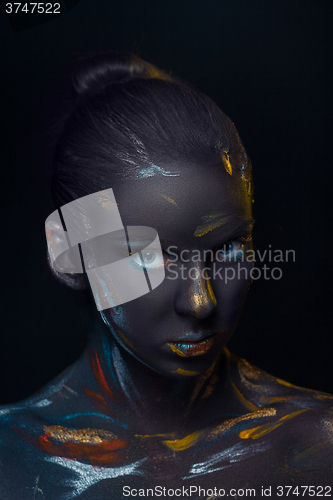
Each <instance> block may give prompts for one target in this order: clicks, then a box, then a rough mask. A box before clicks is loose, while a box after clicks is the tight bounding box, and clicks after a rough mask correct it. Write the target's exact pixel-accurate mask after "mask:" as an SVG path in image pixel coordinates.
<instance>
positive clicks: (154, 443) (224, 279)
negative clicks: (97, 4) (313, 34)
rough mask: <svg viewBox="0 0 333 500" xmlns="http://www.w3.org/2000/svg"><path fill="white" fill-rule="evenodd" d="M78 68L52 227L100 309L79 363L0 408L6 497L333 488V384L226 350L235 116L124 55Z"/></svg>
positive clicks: (233, 302) (53, 251) (57, 259)
mask: <svg viewBox="0 0 333 500" xmlns="http://www.w3.org/2000/svg"><path fill="white" fill-rule="evenodd" d="M73 83H74V88H75V90H76V92H77V93H78V99H77V103H76V106H75V109H74V110H73V111H72V113H71V115H70V116H69V117H68V119H67V121H66V123H65V125H64V128H63V131H62V134H61V137H60V139H59V141H58V144H57V147H56V154H55V166H54V178H53V198H54V202H55V205H56V207H57V210H56V211H55V212H54V213H53V214H51V216H50V217H49V218H48V219H47V224H46V233H47V238H48V249H49V257H50V264H51V268H52V271H53V273H54V274H55V276H56V277H57V278H58V279H60V280H62V281H63V282H64V283H65V284H67V285H68V286H72V287H74V288H76V289H83V288H85V287H88V288H89V289H90V290H91V293H92V296H93V299H94V300H95V303H96V306H97V310H98V311H97V312H96V326H95V328H94V331H93V332H92V334H91V338H90V340H89V343H88V346H87V348H86V350H85V352H84V354H83V355H82V356H81V358H80V359H79V360H78V361H77V362H76V363H75V364H74V365H73V366H71V367H70V368H69V369H68V370H66V371H65V372H64V373H62V374H61V375H60V376H59V377H58V378H57V379H56V380H54V381H52V382H51V383H50V384H48V385H47V386H46V387H45V388H44V389H43V390H42V391H41V392H39V393H38V394H37V395H35V396H33V397H31V398H29V399H27V400H25V401H23V402H22V403H20V404H16V405H11V406H8V407H3V408H2V409H1V419H2V426H1V447H2V453H1V463H2V467H3V479H2V483H1V493H2V496H1V498H6V499H8V500H11V499H23V498H45V499H57V500H58V499H72V498H80V499H81V498H82V499H94V500H95V499H99V498H103V499H105V498H110V499H111V498H112V499H120V498H126V497H129V498H133V497H135V496H142V497H145V496H148V497H149V496H151V497H154V496H156V497H157V496H162V497H165V498H169V497H170V498H171V497H174V496H178V497H181V498H187V497H189V496H190V497H191V498H205V499H208V498H210V499H213V498H218V497H221V496H233V497H235V498H239V497H241V496H271V497H272V498H278V497H281V496H282V497H284V496H287V495H289V494H290V495H302V496H304V497H308V496H309V497H310V496H315V495H319V496H331V495H332V490H331V486H332V481H331V475H332V470H333V452H332V429H333V421H332V415H333V413H332V406H333V397H332V396H330V395H327V394H324V393H320V392H316V391H310V390H307V389H302V388H299V387H295V386H292V385H291V384H289V383H287V382H284V381H282V380H279V379H276V378H274V377H273V376H271V375H268V374H267V373H265V372H263V371H261V370H259V369H258V368H255V367H254V366H252V365H250V364H249V363H247V362H246V361H245V360H242V359H240V358H238V357H237V356H235V355H233V354H231V353H230V352H229V351H228V350H227V349H226V343H227V341H228V339H229V338H230V336H231V335H232V333H233V331H234V329H235V326H236V323H237V319H238V317H239V314H240V312H241V309H242V305H243V302H244V299H245V296H246V293H247V290H248V287H249V285H250V282H251V269H252V265H253V262H252V259H250V258H248V257H249V256H250V255H251V250H252V239H251V232H252V227H253V218H252V212H251V204H252V183H251V165H250V161H249V159H248V157H247V155H246V152H245V150H244V147H243V145H242V143H241V141H240V139H239V136H238V134H237V131H236V129H235V127H234V125H233V123H232V122H231V121H230V120H229V119H228V118H227V117H226V116H225V115H224V114H223V113H222V112H221V111H220V110H219V109H218V108H217V106H216V105H215V104H214V103H213V102H212V101H210V100H209V99H208V98H207V97H206V96H204V95H202V94H200V93H199V92H197V91H195V90H193V89H191V88H190V87H189V86H187V85H185V84H184V83H182V82H181V81H179V80H177V79H175V78H171V77H170V76H169V75H167V74H165V73H163V72H162V71H160V70H158V69H156V68H155V67H153V66H151V65H149V64H148V63H146V62H144V61H142V60H140V59H138V58H136V57H134V56H131V55H126V54H114V53H109V54H101V55H96V56H92V57H90V58H89V59H87V60H84V61H81V64H80V65H79V66H78V68H77V71H76V72H75V74H74V78H73ZM96 207H97V208H96ZM111 219H112V224H113V223H114V225H112V224H111V225H110V227H109V226H108V224H109V221H110V220H111ZM104 223H105V227H104V226H103V224H104ZM102 226H103V227H102ZM101 227H102V229H101ZM96 228H98V229H97V230H96ZM140 228H141V229H140ZM149 228H151V229H149ZM156 234H158V236H156ZM75 238H76V239H75ZM152 245H153V246H152ZM160 248H161V249H162V251H161V250H160ZM106 249H107V250H106ZM109 250H110V251H109ZM123 260H124V261H125V265H124V267H121V272H120V273H119V276H118V277H117V279H118V281H117V280H116V281H117V283H116V285H115V286H113V285H114V283H115V281H114V274H112V273H114V272H117V269H120V266H122V262H123ZM114 264H116V266H114ZM108 266H113V267H108ZM105 269H107V271H105ZM110 269H112V272H111V271H110ZM83 271H85V272H83ZM161 273H162V274H161ZM128 276H130V279H129V280H128V281H126V280H127V277H128ZM133 277H135V280H136V278H137V279H138V281H135V283H134V285H133V281H131V280H132V278H133ZM143 277H144V279H145V280H146V282H145V283H147V284H146V285H145V286H146V288H144V287H142V288H140V286H141V285H140V283H141V281H140V283H139V278H140V279H141V278H142V279H143ZM156 277H157V278H156ZM133 279H134V278H133ZM123 281H124V282H125V283H126V287H125V288H124V289H123V290H122V293H121V294H120V293H118V292H119V289H120V288H118V287H121V286H122V282H123ZM288 485H289V486H288ZM290 485H291V486H290Z"/></svg>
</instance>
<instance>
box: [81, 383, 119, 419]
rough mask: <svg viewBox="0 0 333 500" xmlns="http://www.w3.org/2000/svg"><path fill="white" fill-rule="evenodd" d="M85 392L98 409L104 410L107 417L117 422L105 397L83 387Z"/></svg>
mask: <svg viewBox="0 0 333 500" xmlns="http://www.w3.org/2000/svg"><path fill="white" fill-rule="evenodd" d="M83 390H84V392H85V393H86V394H87V396H88V397H89V398H90V399H91V400H92V402H93V404H94V405H96V406H97V408H99V409H100V410H102V412H103V413H105V415H109V416H110V417H112V418H114V419H115V420H117V417H116V416H115V414H114V413H113V411H112V410H111V408H110V406H109V404H108V402H107V401H106V399H105V398H103V396H101V395H100V394H98V392H95V391H92V390H90V389H88V388H87V387H83Z"/></svg>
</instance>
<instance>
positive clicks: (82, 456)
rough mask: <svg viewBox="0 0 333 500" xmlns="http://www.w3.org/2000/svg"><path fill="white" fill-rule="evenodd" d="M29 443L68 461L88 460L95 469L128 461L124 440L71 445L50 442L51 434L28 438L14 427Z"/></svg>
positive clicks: (21, 430) (22, 430) (126, 444)
mask: <svg viewBox="0 0 333 500" xmlns="http://www.w3.org/2000/svg"><path fill="white" fill-rule="evenodd" d="M12 429H13V430H14V431H15V432H16V433H17V434H19V435H20V436H21V437H22V438H23V439H24V440H25V441H26V442H27V443H29V444H31V445H33V446H34V447H36V448H39V449H40V450H42V451H44V452H45V453H48V454H50V455H53V456H57V457H61V458H64V459H68V460H87V461H89V462H90V464H91V465H92V466H93V467H111V466H112V467H113V466H114V464H115V463H117V464H120V463H124V462H125V461H126V459H127V456H126V453H125V452H124V448H127V447H128V443H127V442H126V441H124V440H123V439H113V440H105V441H102V442H101V443H98V444H86V443H79V444H78V443H71V442H69V441H68V442H65V443H61V444H57V443H54V442H53V441H50V439H49V438H50V433H48V432H47V433H45V434H44V435H41V436H39V437H36V436H28V435H26V431H25V430H24V429H21V428H20V427H14V426H13V427H12Z"/></svg>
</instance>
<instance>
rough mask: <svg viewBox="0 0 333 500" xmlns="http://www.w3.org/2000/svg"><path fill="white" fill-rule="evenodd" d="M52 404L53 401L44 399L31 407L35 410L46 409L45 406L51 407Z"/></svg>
mask: <svg viewBox="0 0 333 500" xmlns="http://www.w3.org/2000/svg"><path fill="white" fill-rule="evenodd" d="M51 404H52V401H50V400H49V399H42V400H41V401H38V402H37V403H35V404H34V405H31V406H32V407H34V408H44V406H50V405H51Z"/></svg>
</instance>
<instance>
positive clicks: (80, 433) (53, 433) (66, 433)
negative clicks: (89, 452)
mask: <svg viewBox="0 0 333 500" xmlns="http://www.w3.org/2000/svg"><path fill="white" fill-rule="evenodd" d="M44 431H45V433H47V434H49V435H50V437H52V438H53V439H55V440H56V441H59V442H60V443H66V442H71V443H86V444H98V443H101V442H102V441H105V440H109V439H117V436H116V435H115V434H113V432H109V431H104V430H103V429H90V428H88V429H69V428H67V427H62V426H61V425H50V426H44Z"/></svg>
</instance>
